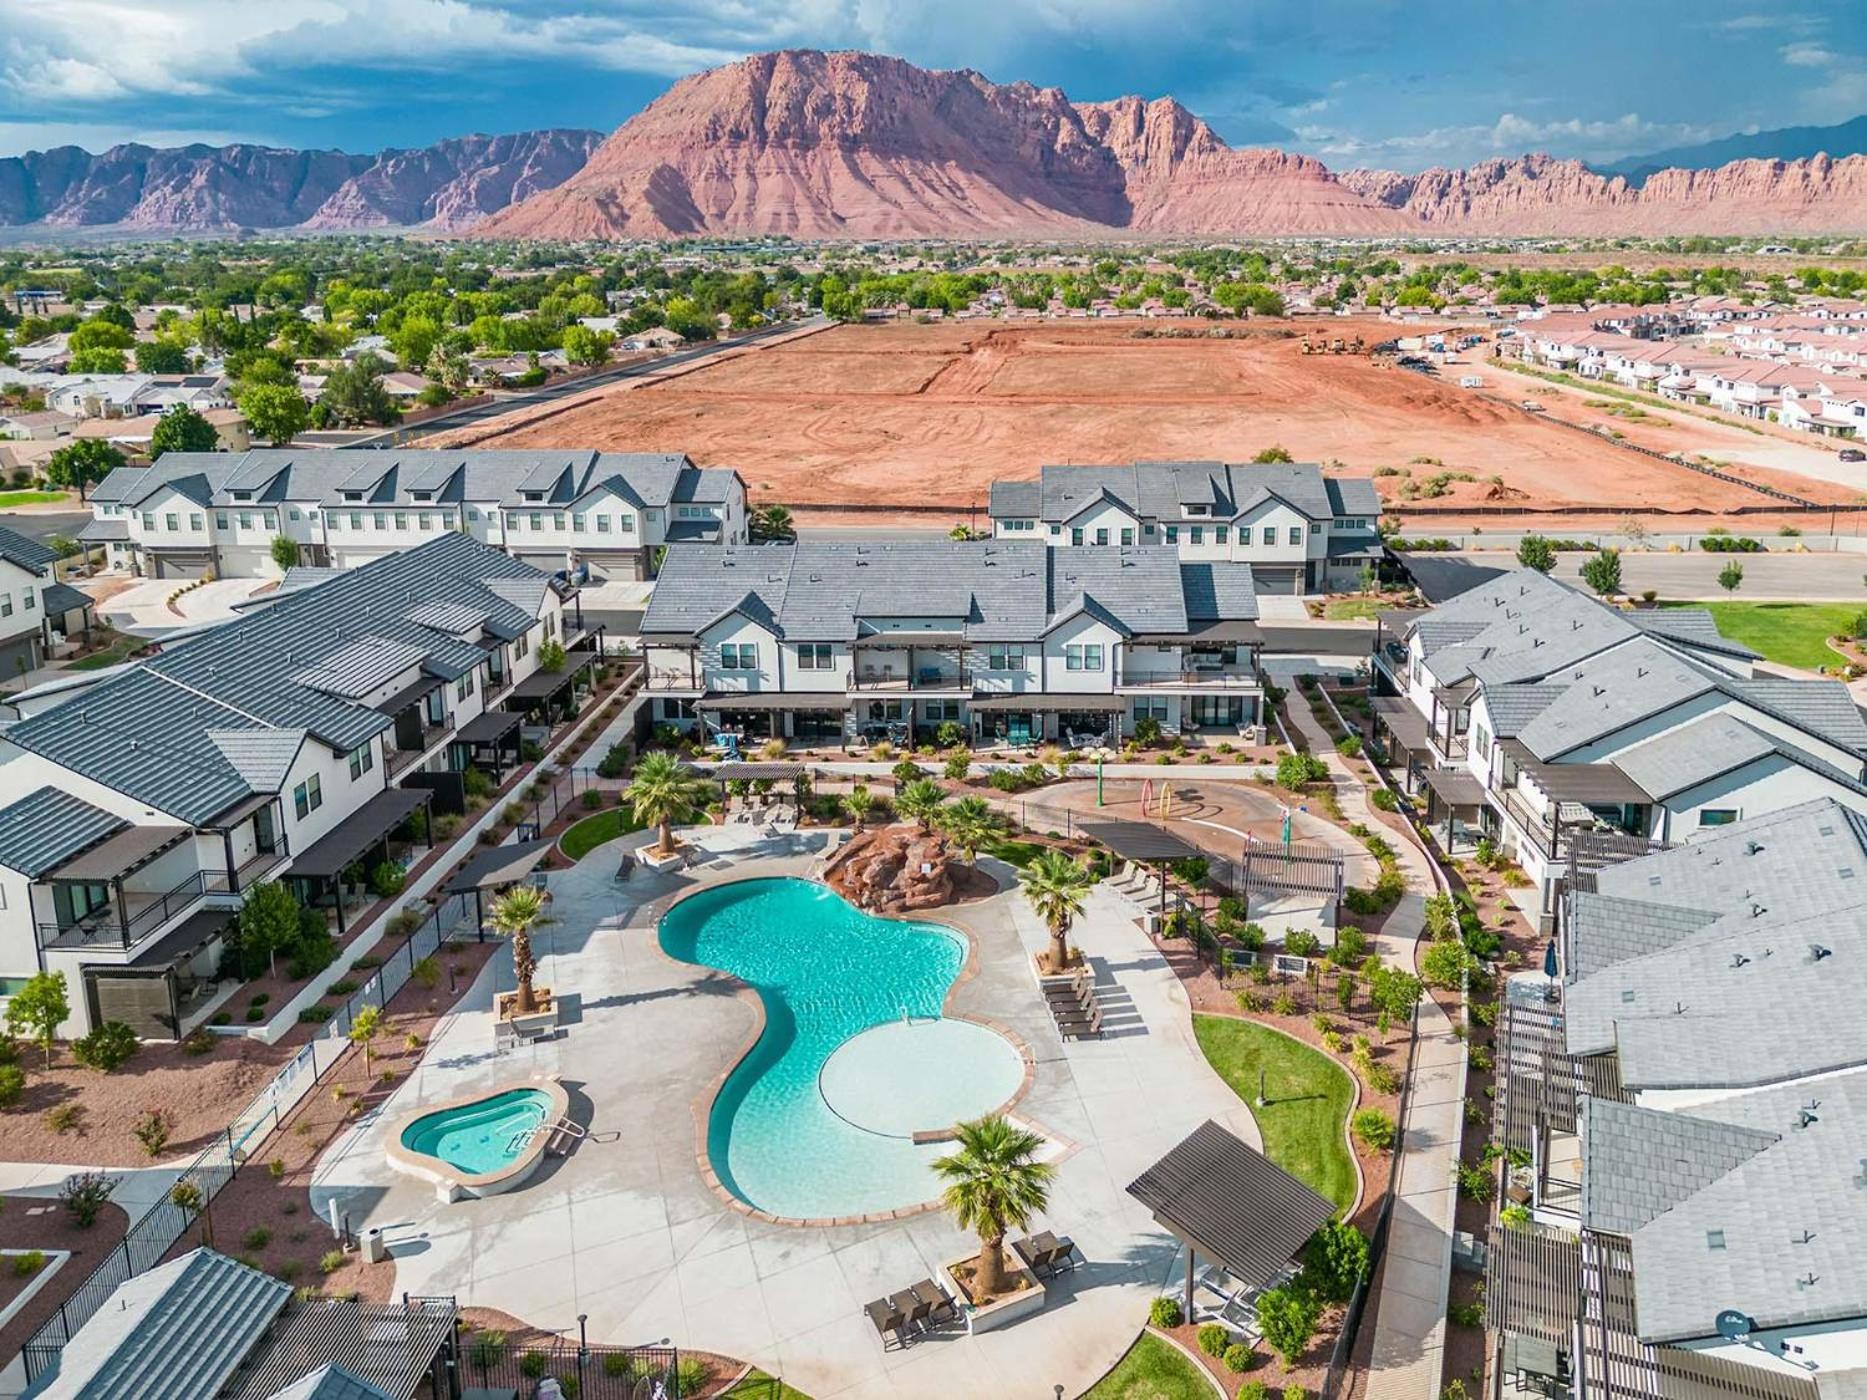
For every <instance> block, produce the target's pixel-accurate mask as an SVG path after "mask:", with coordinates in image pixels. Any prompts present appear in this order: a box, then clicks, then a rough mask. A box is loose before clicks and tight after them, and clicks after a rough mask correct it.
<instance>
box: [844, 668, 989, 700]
mask: <svg viewBox="0 0 1867 1400" xmlns="http://www.w3.org/2000/svg"><path fill="white" fill-rule="evenodd" d="M848 689H849V690H850V691H852V692H859V693H862V694H869V693H871V692H876V691H880V692H884V693H886V692H894V693H896V694H905V693H906V692H908V691H938V692H945V693H946V694H949V695H970V694H971V693H972V680H971V678H970V677H968V676H967V675H965V674H964V673H963V672H961V671H959V670H957V669H955V668H952V667H941V666H919V667H916V668H915V669H914V670H913V671H912V672H909V671H907V670H906V669H905V668H900V667H894V666H868V665H864V666H863V667H861V668H860V669H858V670H855V671H851V672H850V673H849V676H848Z"/></svg>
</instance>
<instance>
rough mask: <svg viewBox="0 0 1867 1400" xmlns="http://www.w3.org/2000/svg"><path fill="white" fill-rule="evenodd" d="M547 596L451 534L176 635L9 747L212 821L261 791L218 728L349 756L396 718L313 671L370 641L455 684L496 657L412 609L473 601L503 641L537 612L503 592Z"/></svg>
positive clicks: (192, 818)
mask: <svg viewBox="0 0 1867 1400" xmlns="http://www.w3.org/2000/svg"><path fill="white" fill-rule="evenodd" d="M163 460H165V461H166V460H167V458H164V459H163ZM508 584H512V585H515V586H512V587H507V586H506V585H508ZM544 588H545V581H544V576H543V575H542V574H540V573H539V571H538V570H536V569H534V568H533V567H532V566H531V565H529V564H525V563H522V562H520V561H519V560H516V559H513V558H512V557H511V556H509V555H507V554H505V553H503V552H501V551H500V550H497V549H493V548H490V547H489V546H487V545H483V544H481V543H479V542H478V541H476V540H473V539H471V538H469V537H468V536H466V535H462V534H457V533H449V534H445V535H441V536H438V537H436V538H435V539H433V540H430V541H429V542H428V543H426V544H423V545H421V546H420V547H418V548H416V549H411V550H405V551H401V552H398V553H395V554H390V555H385V556H384V557H383V558H381V559H378V560H375V561H373V562H371V563H369V564H366V565H363V566H362V567H361V568H357V569H350V570H347V571H345V572H344V573H342V574H341V575H339V576H338V577H337V578H335V579H331V580H329V581H327V582H326V583H324V584H322V585H321V586H319V587H315V588H308V589H303V590H300V591H297V592H292V593H282V594H276V595H273V598H272V601H271V602H270V603H269V604H268V605H267V606H265V607H261V608H256V609H253V610H252V611H250V612H247V613H244V614H242V615H240V616H238V617H236V618H234V619H233V620H231V621H229V622H225V623H222V624H220V625H219V626H216V627H210V628H204V629H202V630H200V631H197V632H194V633H191V634H190V635H189V636H187V637H185V638H180V639H172V640H170V641H168V642H167V643H165V644H164V646H163V647H162V649H161V650H160V651H159V652H157V653H156V654H155V655H154V656H151V657H149V658H148V659H146V660H141V661H138V662H137V663H135V664H134V665H132V666H129V667H126V668H125V669H124V670H122V671H120V672H117V673H114V674H112V675H110V676H108V677H107V678H105V679H102V680H99V681H97V682H96V683H95V684H92V685H90V686H87V687H85V688H84V689H82V690H80V691H77V692H75V693H74V694H73V695H72V696H71V698H70V699H68V700H66V701H64V702H63V703H61V704H59V705H57V706H56V707H54V708H52V709H49V710H45V711H43V712H41V713H40V714H38V715H34V716H32V717H31V718H28V719H23V720H21V721H19V722H18V723H17V724H15V725H13V726H12V727H11V728H9V729H8V730H7V733H6V738H7V740H8V742H10V743H13V744H16V745H18V746H19V747H20V748H23V749H26V750H28V751H29V752H33V753H37V754H40V755H42V756H43V757H45V758H48V759H50V760H52V761H53V762H56V763H60V764H63V765H64V766H66V767H68V768H71V769H72V770H74V771H75V772H78V773H81V774H83V775H85V776H86V777H90V778H93V779H95V780H96V781H98V782H100V783H102V784H104V785H105V786H106V787H110V788H114V789H115V790H117V791H119V792H122V793H125V794H128V795H129V796H132V797H134V798H136V799H137V800H138V801H141V802H144V803H147V804H148V805H149V806H151V807H153V808H155V809H157V810H158V811H161V812H164V813H167V814H169V815H170V816H173V817H175V818H177V819H179V820H182V821H189V822H205V821H208V820H210V819H212V818H213V817H215V816H217V815H219V814H220V813H221V812H224V811H226V810H227V809H228V808H229V807H232V806H233V805H235V804H236V803H238V802H240V801H242V800H244V799H245V798H247V797H249V796H251V795H253V793H254V789H253V788H252V786H251V785H250V783H249V782H248V780H247V778H246V777H245V776H244V775H243V774H242V773H241V771H240V769H239V768H238V767H236V766H235V764H234V763H232V762H230V761H229V759H228V756H227V753H226V751H225V747H224V746H225V745H226V744H227V743H228V742H229V741H228V740H227V738H226V737H225V736H224V735H223V736H222V737H221V738H220V739H219V740H216V739H215V738H212V737H210V731H226V730H248V729H274V730H277V729H284V730H294V731H296V730H303V731H306V732H308V733H309V734H310V735H311V736H312V737H313V738H314V739H316V740H318V741H319V742H321V743H323V744H324V745H325V746H326V747H328V748H329V749H331V750H332V751H333V752H335V753H345V752H348V751H349V750H350V749H353V748H356V747H357V746H358V745H359V744H362V743H363V742H364V741H366V740H368V739H370V738H372V737H373V736H375V735H377V734H379V733H381V732H382V731H383V730H384V729H386V728H388V727H389V724H390V721H389V720H388V719H387V718H386V717H385V716H383V715H381V714H379V713H377V712H376V711H375V710H373V709H371V708H370V707H368V706H367V705H363V704H359V703H356V702H355V701H353V700H350V699H345V698H342V697H340V696H337V695H331V694H327V693H325V692H324V691H321V690H318V689H315V688H314V687H313V686H311V685H307V684H305V683H304V682H303V681H302V680H301V679H299V678H300V677H301V676H302V675H303V674H304V673H306V672H311V673H313V674H314V675H315V674H316V673H317V672H318V671H319V669H320V668H321V667H322V666H323V665H324V664H325V663H326V662H327V661H328V660H330V659H331V658H332V657H334V656H348V655H349V654H351V653H352V652H353V651H354V650H355V648H356V647H357V644H358V642H359V641H361V640H363V639H366V638H368V639H374V640H375V642H377V643H380V644H382V645H383V646H384V648H385V649H392V650H394V651H395V652H396V654H397V657H398V659H400V658H402V657H410V658H413V659H414V660H415V661H416V662H417V663H418V664H419V665H420V667H421V669H422V670H423V671H424V672H426V673H427V674H429V675H432V676H438V677H440V678H442V679H444V680H452V679H455V678H457V677H458V676H460V675H463V674H465V673H466V672H467V671H469V670H472V669H474V668H475V667H477V666H479V665H480V664H481V663H482V662H483V660H484V658H485V652H484V650H483V649H482V648H481V647H480V646H479V645H478V644H476V643H474V642H469V641H464V640H460V639H457V638H455V637H451V636H447V635H444V634H441V633H437V632H435V631H433V630H431V629H429V628H425V627H422V626H420V625H419V624H417V623H414V622H410V621H409V620H408V614H409V613H411V612H413V611H415V610H416V609H417V608H419V607H422V606H424V605H429V604H433V603H460V604H463V605H466V606H468V607H472V608H475V609H477V610H479V611H481V612H483V613H484V614H485V615H486V618H487V628H488V630H489V631H491V632H493V633H494V634H495V635H508V636H509V635H515V634H516V633H517V631H518V630H520V629H522V628H523V627H525V626H527V625H528V624H530V623H531V622H532V621H534V620H535V619H536V611H535V610H533V611H532V612H530V613H528V612H527V611H526V610H525V609H524V608H523V607H521V606H519V605H517V604H515V603H513V602H512V601H510V599H509V598H507V597H503V596H501V594H502V593H512V594H522V595H524V596H527V597H536V598H542V596H543V591H544Z"/></svg>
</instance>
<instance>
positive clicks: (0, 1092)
mask: <svg viewBox="0 0 1867 1400" xmlns="http://www.w3.org/2000/svg"><path fill="white" fill-rule="evenodd" d="M25 1093H26V1071H25V1070H23V1069H21V1068H20V1067H19V1066H18V1065H0V1108H15V1107H17V1106H18V1104H19V1101H20V1099H21V1098H23V1097H24V1096H25Z"/></svg>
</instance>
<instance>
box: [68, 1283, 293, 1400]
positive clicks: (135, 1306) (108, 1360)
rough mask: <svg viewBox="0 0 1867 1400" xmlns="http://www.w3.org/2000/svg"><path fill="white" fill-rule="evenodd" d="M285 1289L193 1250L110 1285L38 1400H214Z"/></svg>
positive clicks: (281, 1303)
mask: <svg viewBox="0 0 1867 1400" xmlns="http://www.w3.org/2000/svg"><path fill="white" fill-rule="evenodd" d="M291 1296H292V1289H291V1285H290V1284H286V1283H281V1282H280V1281H279V1280H278V1279H275V1278H272V1277H271V1276H270V1275H267V1274H263V1273H261V1272H260V1271H259V1270H257V1269H251V1268H248V1267H247V1266H246V1265H245V1264H241V1263H239V1262H237V1261H235V1260H232V1259H229V1258H228V1257H227V1256H226V1255H224V1254H216V1253H215V1252H214V1251H213V1250H211V1249H196V1250H193V1251H191V1252H190V1253H187V1254H184V1255H182V1256H181V1257H180V1258H179V1259H173V1260H170V1261H169V1262H168V1263H166V1264H159V1265H157V1266H156V1267H155V1268H153V1269H150V1270H149V1271H148V1272H146V1273H142V1274H138V1275H137V1276H136V1277H135V1278H132V1279H130V1280H129V1281H128V1282H127V1283H122V1284H119V1285H118V1286H117V1290H116V1292H115V1293H113V1294H111V1296H110V1299H109V1302H108V1303H107V1305H106V1306H104V1307H102V1308H100V1309H98V1311H97V1313H96V1314H95V1315H94V1316H93V1317H92V1318H91V1320H90V1321H89V1322H87V1323H85V1325H84V1326H83V1327H81V1328H79V1329H78V1331H77V1333H76V1334H75V1335H74V1336H73V1337H72V1339H71V1340H70V1342H68V1343H67V1344H66V1345H65V1347H64V1349H63V1351H62V1352H61V1353H60V1355H59V1358H58V1368H57V1371H56V1372H55V1373H53V1374H52V1375H51V1376H50V1377H49V1379H48V1380H46V1381H45V1382H44V1383H43V1384H42V1385H40V1386H38V1387H36V1388H35V1390H34V1395H35V1397H36V1398H37V1400H121V1397H124V1396H130V1395H134V1396H136V1397H138V1400H199V1398H200V1397H201V1396H204V1395H218V1394H219V1393H220V1390H221V1387H222V1386H224V1385H225V1384H226V1383H227V1382H228V1380H229V1379H230V1378H231V1377H232V1376H233V1374H234V1372H235V1371H236V1370H237V1369H238V1368H239V1366H240V1363H241V1362H242V1361H243V1360H244V1359H245V1358H246V1356H247V1354H248V1353H249V1352H250V1351H252V1350H253V1348H254V1347H255V1346H256V1345H257V1344H258V1343H259V1342H260V1340H261V1339H262V1338H263V1337H264V1336H265V1334H266V1331H267V1329H268V1328H270V1327H271V1326H272V1323H273V1320H274V1319H275V1318H276V1317H278V1315H279V1313H280V1312H281V1311H282V1310H283V1309H284V1307H285V1305H286V1303H287V1302H289V1301H290V1300H291Z"/></svg>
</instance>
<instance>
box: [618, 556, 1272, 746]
mask: <svg viewBox="0 0 1867 1400" xmlns="http://www.w3.org/2000/svg"><path fill="white" fill-rule="evenodd" d="M1256 617H1257V598H1256V594H1255V590H1254V571H1253V569H1252V567H1251V565H1249V564H1243V563H1231V562H1224V561H1217V562H1195V561H1191V560H1187V559H1184V558H1182V557H1181V556H1180V555H1179V553H1178V551H1176V550H1175V549H1173V548H1171V547H1168V546H1164V545H1160V544H1154V545H1145V546H1143V545H1131V546H1128V547H1121V546H1117V547H1114V548H1110V549H1052V548H1050V547H1049V546H1048V545H1046V544H1044V543H1043V542H1042V541H1040V540H1035V539H1024V540H996V541H972V542H955V541H950V540H940V541H912V542H904V543H899V544H876V545H868V544H840V543H832V542H822V543H819V542H815V541H810V542H800V543H797V544H789V545H755V546H752V547H749V548H743V549H737V548H728V547H703V546H690V547H687V548H683V549H680V550H675V551H672V552H671V553H670V554H669V556H668V562H667V564H666V566H665V567H664V570H663V572H662V575H661V581H660V583H659V584H658V585H657V586H656V589H655V593H654V596H653V597H652V598H651V599H650V601H649V604H648V610H647V613H646V615H645V616H644V617H643V620H642V629H641V630H642V643H643V651H644V657H645V660H646V664H647V681H646V684H647V693H648V694H649V695H650V697H652V698H651V703H652V704H653V706H654V709H653V712H652V717H653V719H654V720H656V721H657V722H659V723H664V724H672V725H677V726H681V727H693V726H695V725H700V726H702V727H703V728H704V729H705V730H706V731H708V732H714V731H718V730H726V731H731V732H736V733H740V734H743V735H746V736H748V737H753V738H762V737H768V736H776V737H781V738H787V739H795V740H800V741H806V742H820V743H830V744H836V743H849V742H852V741H858V740H865V739H875V738H891V739H894V740H896V741H897V742H900V741H918V740H920V739H921V738H923V737H929V738H930V737H931V736H932V735H933V734H934V733H935V732H937V731H938V729H939V727H940V726H942V725H945V724H953V725H957V726H959V727H960V729H961V731H962V732H963V733H965V734H966V735H968V736H969V737H970V738H971V739H972V740H973V741H974V742H979V743H1007V744H1013V745H1022V744H1030V743H1036V742H1039V741H1041V740H1045V739H1059V740H1062V741H1064V742H1068V743H1073V744H1077V745H1081V746H1088V745H1093V744H1100V743H1107V742H1116V741H1118V740H1119V738H1120V737H1121V736H1123V735H1126V734H1132V733H1133V732H1134V727H1135V725H1136V724H1137V723H1138V722H1140V721H1142V720H1147V719H1152V720H1154V721H1156V722H1158V723H1159V724H1160V726H1161V728H1162V730H1163V731H1165V732H1170V733H1191V732H1202V731H1203V732H1209V733H1214V734H1220V735H1236V734H1239V733H1241V732H1251V731H1254V730H1255V729H1256V728H1257V727H1258V726H1259V725H1261V724H1262V722H1263V688H1262V685H1261V684H1260V681H1259V676H1258V666H1257V660H1258V653H1259V649H1260V645H1261V637H1260V634H1259V631H1258V628H1257V626H1256V621H1255V619H1256Z"/></svg>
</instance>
